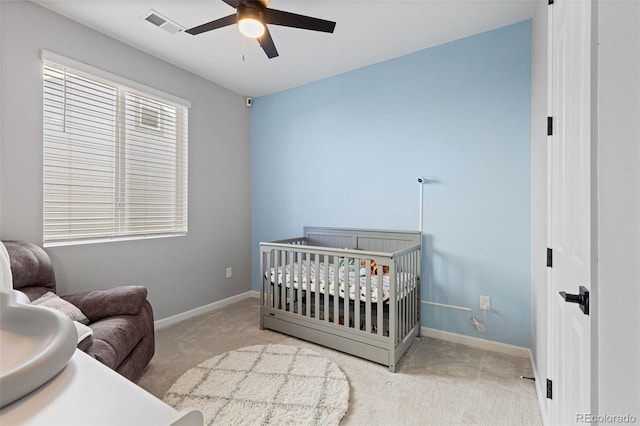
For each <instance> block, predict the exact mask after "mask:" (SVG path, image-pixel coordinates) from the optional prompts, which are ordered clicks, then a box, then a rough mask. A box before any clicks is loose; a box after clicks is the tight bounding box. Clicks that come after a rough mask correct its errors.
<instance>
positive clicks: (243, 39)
mask: <svg viewBox="0 0 640 426" xmlns="http://www.w3.org/2000/svg"><path fill="white" fill-rule="evenodd" d="M244 42H245V38H244V37H242V62H244V58H245V56H244Z"/></svg>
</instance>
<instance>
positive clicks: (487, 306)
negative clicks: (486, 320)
mask: <svg viewBox="0 0 640 426" xmlns="http://www.w3.org/2000/svg"><path fill="white" fill-rule="evenodd" d="M480 309H482V310H483V311H490V310H491V297H489V296H480Z"/></svg>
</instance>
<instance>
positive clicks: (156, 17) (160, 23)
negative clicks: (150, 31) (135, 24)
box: [142, 9, 183, 34]
mask: <svg viewBox="0 0 640 426" xmlns="http://www.w3.org/2000/svg"><path fill="white" fill-rule="evenodd" d="M142 19H144V20H145V21H147V22H150V23H152V24H153V25H155V26H156V27H158V28H162V29H163V30H165V31H166V32H168V33H169V34H175V33H178V32H180V31H182V30H183V28H182V27H181V26H180V25H178V24H177V23H175V22H173V21H172V20H170V19H169V18H167V17H166V16H162V15H161V14H160V13H158V12H156V11H155V10H153V9H151V10H150V11H148V12H147V13H145V14H144V15H143V16H142Z"/></svg>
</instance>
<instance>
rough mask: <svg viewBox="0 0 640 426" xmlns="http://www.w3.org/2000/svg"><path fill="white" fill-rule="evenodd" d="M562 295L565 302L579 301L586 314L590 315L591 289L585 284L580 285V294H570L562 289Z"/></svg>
mask: <svg viewBox="0 0 640 426" xmlns="http://www.w3.org/2000/svg"><path fill="white" fill-rule="evenodd" d="M560 296H562V298H563V299H564V301H565V302H568V303H577V304H578V305H580V310H581V311H582V312H583V313H584V314H585V315H589V290H587V289H586V288H585V287H584V286H580V294H568V293H565V292H564V291H561V292H560Z"/></svg>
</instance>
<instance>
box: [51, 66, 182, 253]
mask: <svg viewBox="0 0 640 426" xmlns="http://www.w3.org/2000/svg"><path fill="white" fill-rule="evenodd" d="M43 58H44V56H43ZM43 64H44V65H43V68H44V105H43V119H44V131H43V136H44V138H43V140H44V146H43V152H44V235H43V240H44V245H48V246H51V245H58V244H69V243H74V244H75V243H85V242H97V241H105V240H107V241H108V240H116V239H131V238H147V237H159V236H172V235H184V234H186V232H187V216H188V214H187V204H188V203H187V192H188V191H187V145H188V141H187V135H188V128H187V122H188V108H187V106H185V105H181V104H178V103H175V102H173V101H171V100H167V99H163V98H162V97H161V96H158V95H157V94H156V93H154V94H149V93H145V92H143V91H140V90H138V89H132V88H130V87H127V86H125V85H122V84H121V83H114V82H112V81H109V80H107V79H104V78H101V77H97V76H95V75H91V74H89V73H86V72H84V71H80V70H78V69H74V68H71V67H68V66H66V65H61V64H59V63H55V62H52V61H49V60H46V59H44V60H43Z"/></svg>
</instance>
